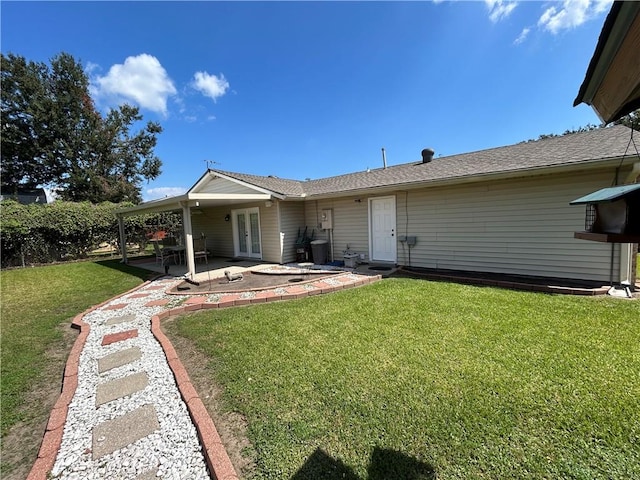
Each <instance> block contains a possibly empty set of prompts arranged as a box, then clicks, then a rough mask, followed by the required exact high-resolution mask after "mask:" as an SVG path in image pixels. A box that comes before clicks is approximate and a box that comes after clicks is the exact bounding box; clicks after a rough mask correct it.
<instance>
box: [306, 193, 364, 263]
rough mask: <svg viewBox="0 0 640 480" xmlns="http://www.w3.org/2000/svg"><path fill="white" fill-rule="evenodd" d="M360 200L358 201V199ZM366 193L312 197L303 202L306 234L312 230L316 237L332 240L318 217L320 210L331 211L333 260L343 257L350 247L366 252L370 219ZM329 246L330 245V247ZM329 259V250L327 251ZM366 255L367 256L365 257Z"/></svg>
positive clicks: (319, 216)
mask: <svg viewBox="0 0 640 480" xmlns="http://www.w3.org/2000/svg"><path fill="white" fill-rule="evenodd" d="M357 200H360V201H357ZM368 208H369V207H368V203H367V197H366V196H352V197H344V198H332V199H326V200H317V201H315V200H312V201H308V202H306V203H305V219H306V225H307V226H308V229H309V230H308V234H309V235H311V231H312V230H315V238H316V240H320V239H322V240H327V241H329V242H331V238H330V236H329V231H328V230H322V227H321V224H320V219H321V215H322V210H325V209H331V210H332V211H333V251H334V255H333V258H334V260H342V252H343V251H344V250H346V249H347V245H349V249H350V250H351V251H353V252H357V253H364V254H365V255H368V254H369V221H368V215H369V214H368ZM330 248H331V247H330ZM329 258H331V249H330V250H329ZM367 258H368V257H367Z"/></svg>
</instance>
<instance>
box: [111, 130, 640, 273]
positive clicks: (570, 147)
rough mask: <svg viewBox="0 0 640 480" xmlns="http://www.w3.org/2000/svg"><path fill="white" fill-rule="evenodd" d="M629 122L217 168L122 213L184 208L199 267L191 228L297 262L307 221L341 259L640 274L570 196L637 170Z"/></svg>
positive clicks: (212, 246) (227, 246)
mask: <svg viewBox="0 0 640 480" xmlns="http://www.w3.org/2000/svg"><path fill="white" fill-rule="evenodd" d="M631 133H632V131H631V129H629V128H627V127H625V126H621V125H618V126H613V127H609V128H602V129H596V130H592V131H588V132H581V133H574V134H569V135H565V136H560V137H553V138H547V139H543V140H537V141H529V142H522V143H519V144H516V145H511V146H505V147H498V148H491V149H488V150H482V151H478V152H471V153H465V154H460V155H452V156H447V157H438V158H434V156H433V151H432V150H430V149H425V150H423V151H422V158H420V159H419V160H416V161H412V162H409V163H404V164H401V165H393V166H388V167H387V166H382V167H381V168H376V169H370V170H366V171H359V172H353V173H349V174H345V175H338V176H333V177H328V178H321V179H317V180H307V181H298V180H288V179H282V178H278V177H274V176H258V175H251V174H247V173H235V172H227V171H222V170H213V169H209V170H207V171H206V172H205V173H204V174H203V175H202V177H200V179H199V180H198V181H197V182H196V183H195V184H194V185H193V187H191V188H190V189H189V191H188V192H187V193H185V194H183V195H179V196H176V197H169V198H164V199H161V200H156V201H151V202H147V203H143V204H140V205H137V206H135V207H131V208H128V209H125V210H122V211H121V212H120V213H119V216H120V217H123V216H127V215H133V214H138V213H149V212H157V211H168V210H180V211H182V212H183V221H184V222H183V223H184V230H185V240H186V241H185V244H186V252H187V259H188V266H189V271H190V272H192V273H193V272H195V263H194V258H193V238H194V235H195V236H201V235H205V236H206V239H207V249H208V250H209V251H210V252H211V253H212V254H213V255H216V256H223V257H246V258H255V259H262V260H264V261H269V262H275V263H289V262H293V261H295V260H296V249H295V243H296V240H297V238H298V235H299V232H300V231H304V229H305V228H306V229H307V230H308V232H309V234H310V233H311V232H312V231H314V232H315V236H314V238H316V239H325V240H327V242H328V244H329V245H330V252H331V253H330V255H331V256H332V258H333V259H335V260H341V259H342V252H343V251H344V250H346V249H347V246H348V247H349V249H350V250H351V251H352V252H357V253H359V254H363V256H364V259H365V261H368V262H369V263H390V264H397V265H403V266H412V267H422V268H428V269H439V270H458V271H472V272H492V273H503V274H512V275H523V276H536V277H550V278H564V279H578V280H590V281H598V282H603V283H608V282H610V281H613V282H616V283H617V282H619V281H622V280H628V279H629V277H630V276H632V277H633V278H635V272H634V271H633V267H632V265H633V259H632V258H631V257H633V256H635V255H633V254H632V253H630V252H633V250H632V249H629V248H621V245H620V244H607V243H599V242H585V241H582V240H578V239H575V238H574V232H576V231H579V230H583V229H584V223H585V211H584V209H583V208H580V207H575V206H570V205H569V202H571V201H572V200H574V199H576V198H578V197H581V196H583V195H585V194H588V193H590V192H593V191H594V190H598V189H599V188H602V187H609V186H611V185H617V184H623V183H632V182H634V181H636V179H637V178H638V176H639V175H640V158H639V157H638V155H637V153H636V152H635V150H633V149H630V148H629V144H630V137H631ZM416 153H418V152H416ZM418 156H419V155H416V157H418ZM120 224H121V235H123V236H124V227H123V224H124V222H123V221H121V222H120ZM123 238H124V237H123ZM122 244H123V245H124V244H125V242H124V241H123V242H122ZM125 261H126V257H125Z"/></svg>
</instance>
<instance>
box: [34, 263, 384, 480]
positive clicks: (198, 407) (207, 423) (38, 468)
mask: <svg viewBox="0 0 640 480" xmlns="http://www.w3.org/2000/svg"><path fill="white" fill-rule="evenodd" d="M160 276H162V275H160ZM160 276H159V277H160ZM159 277H156V278H159ZM381 278H382V276H381V275H374V276H366V277H363V278H361V279H359V280H355V281H353V282H351V283H347V284H341V285H335V286H333V285H332V286H328V287H327V288H322V289H316V290H305V291H300V292H298V291H296V293H292V294H284V295H277V294H275V293H273V294H272V292H271V291H269V290H266V291H262V292H256V293H257V294H256V297H255V298H252V299H242V300H241V299H239V298H228V299H224V300H223V301H222V302H217V303H201V301H200V300H197V301H194V302H197V303H192V302H190V303H191V304H187V305H185V306H182V307H177V308H173V309H171V310H166V311H164V312H161V313H160V314H158V315H154V316H153V317H152V318H151V332H152V333H153V335H154V336H155V337H156V339H157V340H158V342H159V343H160V345H161V346H162V349H163V350H164V353H165V356H166V358H167V362H168V363H169V367H170V368H171V371H172V372H173V375H174V377H175V379H176V384H177V385H178V389H179V390H180V395H181V396H182V399H183V400H184V402H185V404H186V405H187V409H188V411H189V415H190V416H191V419H192V421H193V423H194V425H195V427H196V430H197V432H198V437H199V439H200V442H201V445H202V449H203V454H204V457H205V460H206V462H207V465H208V467H209V470H210V473H211V474H212V475H213V478H214V479H215V480H238V476H237V474H236V471H235V469H234V468H233V464H232V463H231V460H230V459H229V456H228V455H227V451H226V450H225V448H224V445H223V444H222V440H221V439H220V435H219V434H218V431H217V430H216V427H215V425H214V423H213V420H212V419H211V417H210V416H209V413H208V412H207V409H206V408H205V406H204V403H202V400H201V399H200V397H199V396H198V393H197V392H196V390H195V388H194V387H193V385H192V383H191V380H190V378H189V375H188V374H187V371H186V369H185V368H184V366H183V365H182V362H181V361H180V359H179V358H178V355H177V353H176V351H175V348H174V347H173V345H172V344H171V342H170V341H169V339H168V338H167V337H166V335H165V334H164V333H163V332H162V330H161V329H160V321H161V320H163V319H165V318H169V317H171V316H176V315H182V314H184V313H186V312H192V311H196V310H201V309H212V308H227V307H233V306H239V305H249V304H255V303H264V302H271V301H280V300H290V299H297V298H303V297H307V296H311V295H317V294H319V293H323V294H324V293H329V292H334V291H338V290H342V289H343V288H349V287H355V286H360V285H366V284H368V283H372V282H375V281H377V280H380V279H381ZM152 281H153V279H152V280H147V281H146V282H144V283H142V284H141V285H138V286H137V287H135V288H133V289H131V290H129V291H127V292H125V293H122V294H120V295H117V296H115V297H113V298H110V299H109V300H106V301H104V302H102V303H100V304H98V305H95V306H93V307H91V308H89V309H87V310H85V311H84V312H83V313H81V314H79V315H77V316H76V317H75V318H74V319H73V322H72V323H71V325H72V326H73V327H74V328H77V329H79V330H80V334H79V335H78V338H76V341H75V342H74V344H73V347H72V348H71V352H70V353H69V358H68V359H67V363H66V366H65V370H64V379H63V384H62V393H61V394H60V397H59V398H58V401H57V402H56V404H55V405H54V407H53V409H52V411H51V414H50V416H49V421H48V423H47V427H46V430H45V433H44V437H43V439H42V444H41V446H40V451H39V452H38V458H37V459H36V461H35V463H34V465H33V467H32V469H31V472H30V473H29V476H28V477H27V480H46V479H47V478H48V475H49V472H50V471H51V469H52V468H53V465H54V463H55V460H56V456H57V455H58V450H59V449H60V445H61V444H62V433H63V430H64V424H65V422H66V418H67V412H68V410H69V404H70V403H71V399H72V398H73V395H74V394H75V391H76V388H77V386H78V364H79V362H80V353H81V352H82V349H83V348H84V344H85V342H86V340H87V337H88V336H89V330H90V326H89V324H87V323H85V322H84V321H83V318H84V317H85V315H88V314H89V313H91V312H93V311H94V310H97V309H98V308H101V307H103V306H104V305H106V304H108V303H110V302H113V301H114V300H117V299H121V298H122V297H124V296H127V295H131V294H132V293H134V292H136V291H138V290H140V289H142V288H144V287H148V285H149V283H151V282H152ZM162 288H164V287H162V286H157V287H153V286H152V287H148V288H147V289H148V290H151V289H154V290H159V289H162ZM152 303H153V304H157V305H164V304H166V303H168V302H164V301H156V302H149V303H148V304H147V306H150V305H149V304H152ZM185 303H187V302H185ZM120 305H122V304H118V305H117V307H116V308H114V310H117V309H119V308H122V307H120ZM114 307H115V305H114Z"/></svg>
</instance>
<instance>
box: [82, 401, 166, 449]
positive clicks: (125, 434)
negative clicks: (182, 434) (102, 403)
mask: <svg viewBox="0 0 640 480" xmlns="http://www.w3.org/2000/svg"><path fill="white" fill-rule="evenodd" d="M159 428H160V424H159V423H158V414H157V413H156V409H155V408H154V407H153V405H144V406H142V407H140V408H136V409H135V410H133V411H132V412H129V413H125V414H124V415H121V416H119V417H117V418H114V419H113V420H107V421H106V422H102V423H101V424H99V425H96V426H95V427H94V428H93V442H92V451H93V459H94V460H96V459H98V458H100V457H103V456H104V455H107V454H109V453H112V452H115V451H116V450H119V449H121V448H123V447H126V446H127V445H129V444H131V443H133V442H136V441H138V440H140V439H141V438H144V437H146V436H148V435H151V434H152V433H153V432H155V431H156V430H158V429H159Z"/></svg>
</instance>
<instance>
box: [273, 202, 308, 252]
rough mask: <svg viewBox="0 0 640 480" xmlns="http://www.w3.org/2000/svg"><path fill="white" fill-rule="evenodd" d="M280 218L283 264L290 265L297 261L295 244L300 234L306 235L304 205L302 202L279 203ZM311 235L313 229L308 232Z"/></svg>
mask: <svg viewBox="0 0 640 480" xmlns="http://www.w3.org/2000/svg"><path fill="white" fill-rule="evenodd" d="M276 205H277V207H278V214H279V216H280V233H281V246H280V247H281V250H282V261H281V263H290V262H294V261H295V260H296V250H295V243H296V240H297V238H298V229H299V231H300V234H302V233H304V228H305V222H304V204H303V203H302V202H277V204H276ZM307 234H308V235H311V229H309V230H308V232H307Z"/></svg>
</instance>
